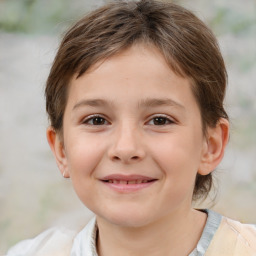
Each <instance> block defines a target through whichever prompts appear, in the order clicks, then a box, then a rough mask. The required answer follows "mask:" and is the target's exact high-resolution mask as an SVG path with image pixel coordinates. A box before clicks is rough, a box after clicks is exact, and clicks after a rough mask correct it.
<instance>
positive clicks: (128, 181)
mask: <svg viewBox="0 0 256 256" xmlns="http://www.w3.org/2000/svg"><path fill="white" fill-rule="evenodd" d="M102 181H103V182H106V183H114V184H141V183H149V182H153V181H156V179H152V180H112V179H110V180H102Z"/></svg>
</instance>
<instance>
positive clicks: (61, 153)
mask: <svg viewBox="0 0 256 256" xmlns="http://www.w3.org/2000/svg"><path fill="white" fill-rule="evenodd" d="M46 136H47V140H48V143H49V146H50V148H51V150H52V153H53V155H54V157H55V160H56V163H57V165H58V167H59V170H60V172H61V173H62V175H63V177H64V178H69V177H70V175H69V172H68V168H67V158H66V154H65V149H64V145H63V140H62V139H61V138H60V135H58V134H57V132H56V131H55V130H54V128H53V127H52V126H50V127H48V128H47V131H46Z"/></svg>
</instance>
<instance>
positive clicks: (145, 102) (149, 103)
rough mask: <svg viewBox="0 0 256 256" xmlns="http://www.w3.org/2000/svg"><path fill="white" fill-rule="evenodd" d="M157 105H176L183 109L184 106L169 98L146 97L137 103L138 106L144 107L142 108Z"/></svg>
mask: <svg viewBox="0 0 256 256" xmlns="http://www.w3.org/2000/svg"><path fill="white" fill-rule="evenodd" d="M159 106H170V107H178V108H182V109H185V107H184V106H183V105H182V104H180V103H178V102H177V101H175V100H172V99H169V98H163V99H162V98H160V99H157V98H152V99H151V98H147V99H145V100H142V101H141V102H140V103H139V107H144V108H148V107H159Z"/></svg>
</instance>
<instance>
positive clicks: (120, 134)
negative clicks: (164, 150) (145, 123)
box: [109, 124, 146, 164]
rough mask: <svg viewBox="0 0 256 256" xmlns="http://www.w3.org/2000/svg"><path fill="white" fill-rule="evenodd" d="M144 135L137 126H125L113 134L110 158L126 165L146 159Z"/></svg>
mask: <svg viewBox="0 0 256 256" xmlns="http://www.w3.org/2000/svg"><path fill="white" fill-rule="evenodd" d="M145 155H146V153H145V148H144V147H143V141H142V135H141V134H140V132H139V131H138V128H137V127H136V126H135V125H129V124H126V125H125V124H123V125H121V126H120V127H118V128H117V129H116V131H115V132H114V134H113V137H112V141H111V147H110V149H109V157H110V159H111V160H112V161H117V162H118V161H119V162H122V163H125V164H130V163H135V162H139V161H141V160H142V159H143V158H144V157H145Z"/></svg>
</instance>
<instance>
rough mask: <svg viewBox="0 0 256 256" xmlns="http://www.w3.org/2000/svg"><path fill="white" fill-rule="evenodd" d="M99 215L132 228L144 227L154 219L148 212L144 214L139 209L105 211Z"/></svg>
mask: <svg viewBox="0 0 256 256" xmlns="http://www.w3.org/2000/svg"><path fill="white" fill-rule="evenodd" d="M96 215H97V214H96ZM98 216H99V217H101V218H103V219H104V220H105V221H107V222H109V223H111V224H113V225H117V226H122V227H131V228H139V227H143V226H146V225H148V224H149V223H150V222H152V221H153V220H152V219H151V217H150V216H149V214H148V213H144V214H143V213H141V212H138V211H129V210H126V211H121V212H108V213H106V212H104V214H99V215H98Z"/></svg>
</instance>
